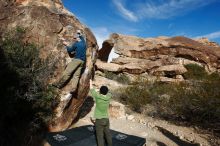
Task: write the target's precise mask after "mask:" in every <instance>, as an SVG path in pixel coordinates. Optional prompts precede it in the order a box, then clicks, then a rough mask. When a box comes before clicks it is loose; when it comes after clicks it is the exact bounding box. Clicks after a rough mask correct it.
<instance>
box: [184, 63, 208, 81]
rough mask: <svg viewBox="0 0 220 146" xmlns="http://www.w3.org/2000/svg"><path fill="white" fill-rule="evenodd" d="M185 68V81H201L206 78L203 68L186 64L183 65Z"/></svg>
mask: <svg viewBox="0 0 220 146" xmlns="http://www.w3.org/2000/svg"><path fill="white" fill-rule="evenodd" d="M185 68H186V69H187V72H186V73H185V74H183V77H184V78H185V79H188V80H189V79H196V80H203V79H206V78H207V76H208V74H207V72H206V71H205V68H204V67H202V66H199V65H197V64H187V65H185Z"/></svg>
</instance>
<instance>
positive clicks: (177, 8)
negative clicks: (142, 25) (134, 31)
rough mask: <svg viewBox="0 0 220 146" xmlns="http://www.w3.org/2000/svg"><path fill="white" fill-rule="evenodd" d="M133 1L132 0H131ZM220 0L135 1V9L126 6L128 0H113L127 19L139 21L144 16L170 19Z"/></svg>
mask: <svg viewBox="0 0 220 146" xmlns="http://www.w3.org/2000/svg"><path fill="white" fill-rule="evenodd" d="M130 1H131V0H130ZM217 1H218V0H154V1H153V0H145V2H141V3H140V2H139V3H138V2H137V3H136V4H135V3H134V2H133V3H132V4H133V8H134V11H131V10H128V9H127V8H126V7H125V4H126V2H127V3H129V2H128V0H113V3H114V4H115V5H116V7H117V9H118V10H119V12H120V13H121V15H123V16H124V17H126V18H127V19H129V20H131V21H138V20H140V19H144V18H152V19H168V18H171V17H174V16H179V15H183V14H185V13H187V12H190V11H192V10H195V9H197V8H200V7H203V6H206V5H208V4H210V3H213V2H217Z"/></svg>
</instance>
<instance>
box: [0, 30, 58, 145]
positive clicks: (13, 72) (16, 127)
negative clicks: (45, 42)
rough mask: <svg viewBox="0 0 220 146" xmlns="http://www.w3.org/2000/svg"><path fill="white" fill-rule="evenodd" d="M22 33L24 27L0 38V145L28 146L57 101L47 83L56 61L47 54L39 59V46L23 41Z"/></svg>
mask: <svg viewBox="0 0 220 146" xmlns="http://www.w3.org/2000/svg"><path fill="white" fill-rule="evenodd" d="M24 35H25V30H24V29H23V28H17V29H16V30H12V31H10V32H7V33H6V34H5V35H4V37H2V38H1V40H0V80H1V82H0V95H1V96H0V115H1V116H0V131H1V140H0V145H4V146H7V145H17V146H19V145H31V144H30V141H31V139H33V135H34V133H35V134H36V133H37V132H39V131H42V129H43V128H44V125H45V123H46V122H47V121H48V120H50V118H51V116H52V115H53V114H52V113H53V112H52V108H53V104H54V103H56V99H54V96H55V95H56V92H55V91H54V90H53V89H52V88H48V87H47V85H46V81H47V79H48V77H50V75H52V73H53V70H54V67H55V66H54V64H55V63H54V64H53V63H51V62H50V57H48V58H47V59H45V60H42V59H40V58H39V48H37V47H36V45H35V44H32V43H27V42H24V41H23V40H24ZM5 133H8V135H7V134H5ZM11 137H14V139H13V141H12V140H11ZM24 137H25V138H24ZM27 141H28V144H27ZM38 144H39V143H38Z"/></svg>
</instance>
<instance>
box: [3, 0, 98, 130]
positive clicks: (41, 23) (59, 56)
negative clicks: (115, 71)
mask: <svg viewBox="0 0 220 146" xmlns="http://www.w3.org/2000/svg"><path fill="white" fill-rule="evenodd" d="M0 24H1V27H0V35H1V38H2V37H3V38H4V33H5V32H6V31H9V30H11V29H14V28H16V27H22V28H24V29H25V30H26V36H25V40H24V41H26V42H34V43H35V44H36V45H38V46H40V47H39V48H40V57H41V58H42V59H46V58H48V57H49V56H52V57H51V58H50V63H54V62H55V68H56V69H55V71H54V75H53V77H51V78H48V80H47V83H48V84H49V83H52V82H54V81H56V80H57V79H59V78H60V76H61V74H62V72H63V71H64V69H65V66H66V65H67V63H68V62H69V61H70V60H71V58H70V57H69V56H68V54H67V52H66V49H65V48H64V46H63V44H62V42H61V40H60V39H61V38H65V39H66V40H67V41H69V42H71V41H72V36H73V34H74V33H76V30H78V29H80V30H82V31H83V32H84V35H85V36H86V41H87V46H88V47H87V61H86V68H85V70H84V72H83V74H82V77H81V79H80V82H79V86H78V90H77V93H76V94H75V95H74V96H73V97H72V98H71V99H70V100H69V99H68V98H67V99H68V100H69V101H67V100H66V99H65V98H66V94H67V93H68V92H69V91H70V90H71V88H72V87H71V84H68V85H67V86H66V87H65V88H63V89H62V90H61V91H60V93H59V99H60V103H59V105H58V107H57V108H56V109H55V111H56V115H55V116H54V119H53V120H52V122H51V123H49V124H48V127H49V130H50V131H60V130H64V129H67V128H68V127H69V126H70V125H71V123H72V122H73V120H74V119H75V117H76V116H77V113H78V111H79V108H80V107H81V105H82V104H83V102H84V100H85V99H86V97H87V93H88V91H89V78H90V76H91V72H92V68H93V64H94V62H95V54H96V53H95V52H96V50H97V43H96V39H95V37H94V35H93V34H92V32H91V31H90V30H89V28H87V27H86V26H85V25H83V24H82V23H80V22H79V20H78V19H77V18H76V17H75V16H74V15H73V14H71V13H70V12H69V11H67V10H66V9H65V8H64V6H63V4H62V2H61V0H15V1H11V0H0ZM65 102H66V103H65ZM66 104H68V107H66V108H63V106H64V105H66ZM60 109H62V110H60Z"/></svg>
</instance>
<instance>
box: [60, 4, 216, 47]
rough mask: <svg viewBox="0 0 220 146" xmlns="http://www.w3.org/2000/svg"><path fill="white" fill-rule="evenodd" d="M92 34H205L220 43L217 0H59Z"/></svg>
mask: <svg viewBox="0 0 220 146" xmlns="http://www.w3.org/2000/svg"><path fill="white" fill-rule="evenodd" d="M62 1H63V4H64V6H65V7H66V8H67V9H68V10H69V11H71V12H72V13H73V14H74V15H75V16H76V17H77V18H78V19H79V20H80V21H81V22H82V23H84V24H86V25H87V26H88V27H89V28H90V29H91V30H92V31H93V33H94V34H95V36H96V38H97V40H98V42H99V44H101V42H102V41H103V40H105V39H107V38H108V36H109V35H110V34H111V33H114V32H116V33H121V34H126V35H135V36H138V37H144V38H146V37H157V36H180V35H181V36H186V37H190V38H196V37H208V38H209V39H210V40H212V41H216V42H218V43H219V44H220V0H62Z"/></svg>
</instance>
